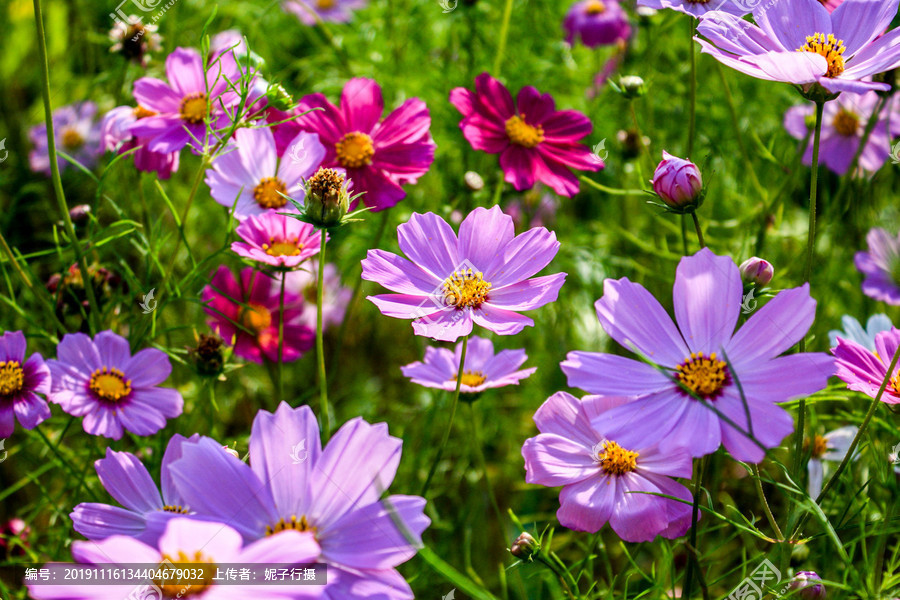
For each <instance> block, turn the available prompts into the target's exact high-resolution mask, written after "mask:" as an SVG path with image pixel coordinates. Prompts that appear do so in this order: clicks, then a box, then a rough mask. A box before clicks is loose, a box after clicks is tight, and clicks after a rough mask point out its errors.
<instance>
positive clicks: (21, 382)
mask: <svg viewBox="0 0 900 600" xmlns="http://www.w3.org/2000/svg"><path fill="white" fill-rule="evenodd" d="M49 393H50V369H49V368H48V367H47V365H46V364H44V359H43V357H41V355H40V354H38V353H37V352H35V353H34V354H32V355H31V356H29V357H28V360H25V335H24V334H23V333H22V332H21V331H7V332H6V333H4V334H3V335H2V336H0V438H8V437H9V436H11V435H12V433H13V430H14V429H15V427H16V419H18V421H19V424H20V425H22V427H24V428H25V429H34V428H35V427H37V426H38V424H39V423H41V422H42V421H44V420H46V419H48V418H50V407H49V406H48V405H47V401H46V400H44V399H43V398H41V397H40V396H38V394H41V395H43V396H46V395H47V394H49Z"/></svg>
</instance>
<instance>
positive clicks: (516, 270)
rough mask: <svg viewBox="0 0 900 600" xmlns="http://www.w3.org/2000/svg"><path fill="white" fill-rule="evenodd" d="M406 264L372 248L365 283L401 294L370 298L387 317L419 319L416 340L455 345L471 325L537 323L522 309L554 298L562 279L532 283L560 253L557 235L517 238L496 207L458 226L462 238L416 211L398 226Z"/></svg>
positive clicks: (502, 329) (537, 232)
mask: <svg viewBox="0 0 900 600" xmlns="http://www.w3.org/2000/svg"><path fill="white" fill-rule="evenodd" d="M397 237H398V239H399V241H400V250H402V251H403V253H404V254H406V256H407V257H409V260H407V259H405V258H403V257H401V256H397V255H396V254H392V253H390V252H385V251H384V250H369V252H368V255H367V256H366V258H365V259H364V260H363V261H362V266H363V271H362V278H363V279H366V280H369V281H376V282H378V283H380V284H381V285H383V286H384V287H386V288H387V289H389V290H391V291H392V292H397V293H396V294H383V295H380V296H369V300H371V301H372V302H373V303H374V304H375V306H377V307H378V309H379V310H380V311H381V312H382V313H383V314H385V315H387V316H389V317H397V318H399V319H414V320H413V324H412V325H413V330H414V331H415V332H416V335H424V336H427V337H431V338H434V339H436V340H441V341H445V342H455V341H456V340H457V338H459V337H460V336H464V335H468V334H469V333H470V332H471V331H472V326H473V324H478V325H480V326H482V327H484V328H485V329H490V330H491V331H493V332H494V333H497V334H500V335H513V334H516V333H518V332H520V331H522V329H524V328H525V326H526V325H527V326H533V325H534V321H532V320H531V319H529V318H528V317H525V316H523V315H520V314H519V313H518V312H517V311H520V310H532V309H535V308H539V307H541V306H543V305H545V304H547V303H549V302H554V301H555V300H556V297H557V294H558V293H559V288H560V287H562V284H563V282H565V279H566V274H565V273H555V274H553V275H546V276H544V277H534V278H531V277H532V275H534V274H536V273H538V272H539V271H540V270H542V269H543V268H544V267H546V266H547V265H548V264H550V261H551V260H553V257H554V256H556V252H557V251H558V250H559V242H557V241H556V234H555V233H552V232H550V231H548V230H547V229H544V228H543V227H536V228H534V229H529V230H528V231H526V232H525V233H522V234H521V235H518V236H517V235H515V231H514V229H513V220H512V217H510V216H509V215H506V214H503V211H502V210H500V207H499V206H494V207H492V208H491V209H490V210H488V209H486V208H481V207H479V208H476V209H475V210H473V211H472V212H471V213H469V215H468V216H467V217H466V218H465V220H463V222H462V224H460V226H459V238H457V236H456V234H455V233H454V232H453V229H452V228H451V227H450V225H448V224H447V222H446V221H444V220H443V219H442V218H440V217H439V216H437V215H436V214H434V213H427V214H424V215H422V214H418V213H414V214H413V216H412V217H411V218H410V219H409V221H408V222H406V223H404V224H402V225H400V226H399V227H397Z"/></svg>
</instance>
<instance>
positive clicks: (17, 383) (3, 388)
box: [0, 360, 25, 396]
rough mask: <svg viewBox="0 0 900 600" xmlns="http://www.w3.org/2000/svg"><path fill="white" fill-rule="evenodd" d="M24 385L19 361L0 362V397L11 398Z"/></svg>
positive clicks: (22, 371) (23, 376)
mask: <svg viewBox="0 0 900 600" xmlns="http://www.w3.org/2000/svg"><path fill="white" fill-rule="evenodd" d="M24 385H25V371H24V370H23V369H22V365H20V364H19V361H16V360H10V361H6V362H0V396H13V395H15V394H17V393H19V392H20V391H21V390H22V387H24Z"/></svg>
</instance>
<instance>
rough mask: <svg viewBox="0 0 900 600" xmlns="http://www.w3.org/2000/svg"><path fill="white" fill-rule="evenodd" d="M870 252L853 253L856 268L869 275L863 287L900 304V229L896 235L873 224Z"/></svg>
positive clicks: (881, 298) (874, 295)
mask: <svg viewBox="0 0 900 600" xmlns="http://www.w3.org/2000/svg"><path fill="white" fill-rule="evenodd" d="M866 242H868V245H869V248H868V252H857V253H856V255H855V256H854V257H853V260H854V262H855V263H856V268H857V269H858V270H859V272H860V273H862V274H863V275H864V276H865V279H864V280H863V282H862V291H863V293H864V294H865V295H866V296H868V297H869V298H874V299H875V300H879V301H881V302H884V303H886V304H891V305H894V306H897V305H900V232H898V233H897V235H892V234H890V233H888V232H887V231H886V230H884V229H882V228H881V227H873V228H872V229H870V230H869V233H868V234H867V235H866Z"/></svg>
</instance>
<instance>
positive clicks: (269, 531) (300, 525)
mask: <svg viewBox="0 0 900 600" xmlns="http://www.w3.org/2000/svg"><path fill="white" fill-rule="evenodd" d="M288 529H292V530H294V531H311V532H312V533H313V534H315V533H316V530H317V528H316V527H313V526H312V525H310V524H309V521H308V520H307V518H306V515H303V516H301V517H300V519H299V520H297V516H296V515H291V518H290V520H289V521H285V520H284V519H281V520H280V521H278V522H277V523H275V526H274V527H273V526H271V525H266V535H267V536H268V535H275V534H276V533H281V532H282V531H287V530H288Z"/></svg>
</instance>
